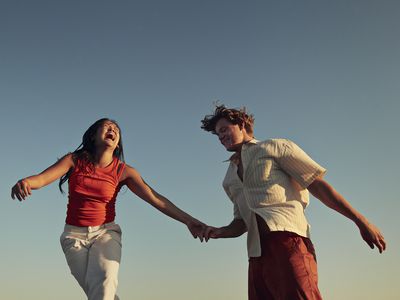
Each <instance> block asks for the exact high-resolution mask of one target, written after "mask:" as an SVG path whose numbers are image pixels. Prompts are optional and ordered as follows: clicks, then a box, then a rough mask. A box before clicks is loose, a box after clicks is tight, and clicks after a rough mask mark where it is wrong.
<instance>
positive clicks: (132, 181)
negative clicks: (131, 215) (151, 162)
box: [121, 166, 207, 241]
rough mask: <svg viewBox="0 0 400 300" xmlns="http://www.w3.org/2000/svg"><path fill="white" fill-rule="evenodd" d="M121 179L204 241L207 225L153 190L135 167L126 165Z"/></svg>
mask: <svg viewBox="0 0 400 300" xmlns="http://www.w3.org/2000/svg"><path fill="white" fill-rule="evenodd" d="M121 181H122V182H123V183H125V184H126V185H127V186H128V188H129V189H130V190H131V191H132V192H133V193H135V194H136V195H137V196H138V197H140V198H141V199H143V200H144V201H146V202H147V203H149V204H151V205H152V206H154V207H155V208H157V209H158V210H159V211H161V212H162V213H164V214H165V215H167V216H169V217H171V218H173V219H175V220H177V221H179V222H182V223H184V224H185V225H186V226H187V227H188V229H189V231H190V232H191V234H192V235H193V237H194V238H197V237H198V238H199V239H200V240H201V241H203V237H204V233H205V230H206V228H207V226H206V225H205V224H203V223H202V222H200V221H199V220H197V219H195V218H193V217H192V216H191V215H189V214H187V213H186V212H184V211H183V210H181V209H180V208H178V207H177V206H175V205H174V204H173V203H172V202H171V201H169V200H168V199H167V198H166V197H164V196H162V195H160V194H159V193H157V192H156V191H155V190H153V189H152V188H151V187H150V186H149V185H148V184H147V183H146V182H145V181H144V180H143V178H142V177H141V176H140V174H139V172H138V171H136V170H135V169H134V168H132V167H130V166H126V168H125V170H124V174H123V175H122V178H121Z"/></svg>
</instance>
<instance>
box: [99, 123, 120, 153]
mask: <svg viewBox="0 0 400 300" xmlns="http://www.w3.org/2000/svg"><path fill="white" fill-rule="evenodd" d="M119 139H120V131H119V128H118V126H117V124H115V123H113V122H111V121H105V122H103V124H102V125H101V126H100V127H99V128H98V129H97V132H96V136H95V144H96V146H100V145H104V146H106V147H110V148H112V149H113V150H114V149H115V148H117V146H118V143H119Z"/></svg>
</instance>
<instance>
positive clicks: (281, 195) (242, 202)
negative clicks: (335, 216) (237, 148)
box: [223, 139, 326, 257]
mask: <svg viewBox="0 0 400 300" xmlns="http://www.w3.org/2000/svg"><path fill="white" fill-rule="evenodd" d="M241 160H242V164H243V181H242V180H241V179H240V178H239V176H238V174H237V169H238V168H237V163H235V162H234V160H231V162H230V164H229V167H228V170H227V173H226V176H225V179H224V181H223V187H224V190H225V192H226V193H227V195H228V197H229V198H230V199H231V201H232V202H233V205H234V217H235V218H238V219H243V221H244V222H245V224H246V226H247V231H248V232H247V251H248V255H249V257H258V256H260V255H261V246H260V239H259V233H258V227H257V221H256V216H255V214H258V215H259V216H261V217H262V218H263V219H264V220H265V222H266V224H267V225H268V227H269V229H270V230H271V231H290V232H294V233H297V234H299V235H301V236H304V237H309V236H310V225H309V224H308V222H307V219H306V217H305V215H304V209H305V208H306V207H307V205H308V203H309V192H308V190H307V187H308V185H310V184H311V183H312V182H313V181H314V180H315V179H316V178H317V177H319V176H323V175H324V174H325V172H326V169H324V168H323V167H321V166H320V165H319V164H317V163H316V162H315V161H313V160H312V159H311V158H310V157H309V156H308V155H307V154H306V153H305V152H304V151H303V150H302V149H300V148H299V147H298V146H297V145H296V144H295V143H293V142H292V141H289V140H286V139H270V140H266V141H263V142H260V141H257V140H255V139H253V140H251V141H250V142H248V143H246V144H244V145H243V146H242V151H241Z"/></svg>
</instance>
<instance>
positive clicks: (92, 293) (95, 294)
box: [60, 222, 121, 300]
mask: <svg viewBox="0 0 400 300" xmlns="http://www.w3.org/2000/svg"><path fill="white" fill-rule="evenodd" d="M60 242H61V247H62V249H63V251H64V254H65V258H66V259H67V263H68V266H69V268H70V270H71V274H72V275H73V276H74V277H75V279H76V280H77V281H78V283H79V285H80V286H81V287H82V288H83V290H84V291H85V294H86V295H87V297H88V300H117V299H119V298H118V296H117V295H116V290H117V286H118V269H119V264H120V261H121V228H120V227H119V225H117V224H115V223H114V222H112V223H107V224H103V225H100V226H89V227H78V226H72V225H68V224H66V225H65V227H64V232H63V233H62V235H61V237H60Z"/></svg>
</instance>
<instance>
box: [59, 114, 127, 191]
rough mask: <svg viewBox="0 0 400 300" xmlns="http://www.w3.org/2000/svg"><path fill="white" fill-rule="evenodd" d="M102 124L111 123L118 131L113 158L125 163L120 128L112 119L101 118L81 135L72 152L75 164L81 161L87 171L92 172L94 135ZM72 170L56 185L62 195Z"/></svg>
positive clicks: (94, 151)
mask: <svg viewBox="0 0 400 300" xmlns="http://www.w3.org/2000/svg"><path fill="white" fill-rule="evenodd" d="M104 122H112V123H114V124H115V125H116V126H117V127H118V129H119V142H118V147H117V148H115V150H114V153H113V156H114V157H116V158H118V159H119V160H120V161H123V162H124V161H125V159H124V147H123V146H122V133H121V128H120V127H119V125H118V123H117V122H116V121H114V120H112V119H108V118H102V119H100V120H97V121H96V122H94V123H93V124H92V125H91V126H90V127H89V128H88V129H87V130H86V132H85V133H84V134H83V137H82V143H81V144H80V145H79V146H78V148H76V150H75V151H74V152H72V158H73V159H74V161H75V162H77V161H78V159H79V161H81V162H83V163H84V165H85V166H86V167H87V168H88V169H89V170H92V171H93V170H94V157H95V153H96V145H95V135H96V133H97V130H98V129H99V128H100V127H101V126H102V125H103V123H104ZM72 171H73V169H72V168H71V169H69V170H68V172H67V173H66V174H64V175H63V176H62V177H61V178H60V181H59V183H58V188H59V189H60V191H61V193H64V191H63V189H62V185H63V183H64V182H66V181H67V180H68V179H69V176H70V175H71V173H72Z"/></svg>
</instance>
